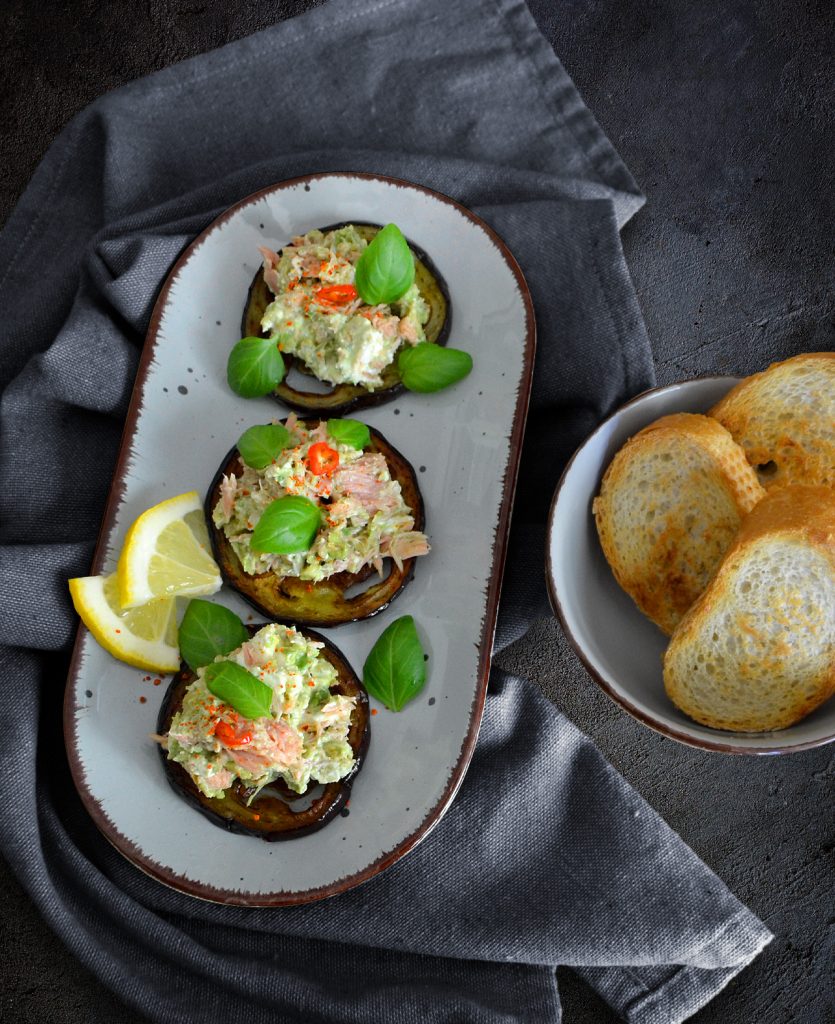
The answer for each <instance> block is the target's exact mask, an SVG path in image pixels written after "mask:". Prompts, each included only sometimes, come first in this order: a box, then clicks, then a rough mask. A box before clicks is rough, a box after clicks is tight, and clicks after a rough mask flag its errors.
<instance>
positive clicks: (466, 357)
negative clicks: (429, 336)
mask: <svg viewBox="0 0 835 1024" xmlns="http://www.w3.org/2000/svg"><path fill="white" fill-rule="evenodd" d="M472 368H473V357H472V356H471V355H470V353H469V352H462V351H461V349H458V348H442V347H441V346H440V345H433V344H432V343H431V342H428V341H421V342H419V343H418V344H417V345H415V346H413V347H412V348H404V349H401V350H400V354H399V355H398V357H397V369H398V371H399V372H400V379H401V380H402V381H403V384H404V385H405V386H406V387H407V388H408V389H409V391H420V392H427V393H428V392H431V391H441V390H442V389H443V388H448V387H449V386H450V384H457V383H458V381H459V380H463V379H464V378H465V377H466V376H467V374H468V373H469V372H470V370H472Z"/></svg>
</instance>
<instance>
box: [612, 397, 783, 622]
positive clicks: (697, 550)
mask: <svg viewBox="0 0 835 1024" xmlns="http://www.w3.org/2000/svg"><path fill="white" fill-rule="evenodd" d="M665 459H666V460H667V461H666V462H661V463H660V464H659V466H658V467H657V468H653V469H652V470H651V471H650V470H648V469H647V467H648V466H650V465H651V464H652V463H654V462H655V461H656V460H665ZM671 459H674V460H676V462H677V463H678V466H679V469H681V466H685V465H689V464H690V463H692V471H691V470H689V469H688V470H687V472H685V473H682V472H677V473H676V474H675V475H674V474H673V473H672V472H671V471H665V472H662V469H663V467H664V466H666V467H671V466H672V465H673V463H672V462H671V461H670V460H671ZM636 470H638V471H640V472H642V473H643V477H644V479H647V478H648V479H649V480H650V482H651V486H650V487H646V486H643V487H641V488H636V487H635V486H634V482H633V483H630V480H633V481H634V473H635V472H636ZM682 481H684V483H682ZM708 491H710V494H711V495H712V496H713V497H714V498H715V499H716V501H714V503H713V504H714V506H715V505H716V504H718V505H720V506H721V508H715V507H712V506H711V507H709V506H710V503H709V502H705V501H704V500H703V499H704V496H705V495H706V493H707V492H708ZM764 494H765V491H764V490H763V489H762V487H761V486H760V484H759V482H758V481H757V478H756V474H755V473H754V471H753V470H752V469H751V467H750V465H749V464H748V462H747V461H746V459H745V455H744V453H743V451H742V449H741V448H740V447H739V446H738V445H737V444H736V443H735V442H734V441H733V439H732V438H731V436H730V434H729V433H728V431H727V430H725V428H724V427H722V426H721V424H719V423H718V422H717V421H716V420H714V419H712V418H710V417H708V416H702V415H697V414H693V413H674V414H672V415H669V416H664V417H662V418H661V419H659V420H656V421H655V422H654V423H651V424H649V425H648V426H647V427H644V429H643V430H641V431H639V432H638V433H637V434H635V435H634V436H633V437H631V438H630V439H629V440H628V441H627V442H626V444H625V445H623V447H622V448H621V449H620V450H619V451H618V453H617V454H616V455H615V457H614V459H613V460H612V462H611V463H610V465H609V467H608V469H607V470H606V473H605V474H604V477H603V480H602V482H601V486H600V493H599V495H598V496H597V497H596V498H595V500H594V502H593V505H592V511H593V514H594V518H595V523H596V525H597V532H598V536H599V537H600V543H601V547H602V548H603V553H604V555H605V556H606V560H607V561H608V563H609V565H610V566H611V568H612V571H613V573H614V575H615V579H616V580H617V581H618V583H619V584H620V586H621V587H622V588H623V589H624V590H625V591H626V592H627V593H628V594H629V596H630V597H631V598H632V599H633V601H634V602H635V603H636V604H637V606H638V608H640V610H641V611H642V612H643V613H644V614H645V615H647V616H648V617H649V618H650V619H652V621H653V622H655V623H656V625H658V626H659V628H660V629H661V630H662V631H663V632H664V633H667V634H670V633H672V631H673V629H675V627H676V626H677V625H678V622H679V621H680V619H681V617H682V615H684V613H685V612H686V611H687V609H688V608H689V607H690V605H691V604H692V603H693V601H695V600H696V598H697V597H698V595H699V594H700V593H701V592H702V590H703V589H704V587H705V586H706V584H707V581H708V579H709V577H710V574H711V573H712V571H713V569H714V568H715V566H716V565H717V564H718V562H719V561H720V559H721V557H722V555H723V554H724V551H725V550H726V548H727V546H728V545H729V544H730V543H731V540H732V538H733V536H734V535H735V533H736V530H737V528H738V526H739V523H740V521H741V519H742V517H743V516H744V515H745V514H746V513H747V512H749V511H750V510H751V509H752V508H753V507H754V505H755V504H756V503H757V502H758V501H759V500H760V499H761V498H762V497H763V496H764ZM625 501H628V503H629V521H628V522H625V519H624V515H623V510H622V508H619V506H621V505H622V504H623V503H624V502H625Z"/></svg>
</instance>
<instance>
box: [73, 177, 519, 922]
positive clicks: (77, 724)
mask: <svg viewBox="0 0 835 1024" xmlns="http://www.w3.org/2000/svg"><path fill="white" fill-rule="evenodd" d="M352 220H355V221H363V222H374V223H388V222H390V221H393V222H395V223H396V224H398V225H399V226H400V228H401V229H402V230H403V232H404V234H405V235H406V237H407V238H409V239H410V240H411V241H413V242H414V243H415V244H416V245H417V246H419V247H420V248H422V249H423V250H425V252H427V253H428V254H429V256H430V257H431V259H432V260H433V262H434V264H435V266H436V267H437V269H438V270H439V271H440V273H441V275H442V276H443V277H444V278H445V280H446V283H447V285H448V287H449V292H450V297H451V314H452V331H451V335H450V340H449V344H450V345H451V346H453V347H455V348H462V349H465V350H467V351H468V352H470V353H472V355H473V357H474V361H475V367H474V370H473V372H472V374H471V375H470V376H469V377H468V378H467V379H466V380H465V381H463V382H462V383H460V384H458V385H457V386H456V387H454V388H451V389H449V390H447V391H442V392H439V393H437V394H435V395H417V394H409V393H406V394H402V395H400V396H398V397H397V398H395V399H394V400H393V401H392V402H391V403H389V404H386V405H381V406H379V407H377V408H374V409H369V410H362V411H361V412H359V413H357V414H356V416H357V418H359V419H362V420H364V421H366V422H367V423H368V424H369V425H371V426H373V427H376V428H377V429H378V430H379V431H381V432H382V433H383V434H384V435H385V436H386V437H387V438H388V440H389V441H391V443H392V444H393V445H394V446H395V447H396V448H397V449H399V450H400V451H401V452H402V453H403V454H404V455H405V456H406V458H407V459H409V461H410V462H411V463H412V465H413V466H414V467H415V469H416V470H417V475H418V480H419V483H420V486H421V490H422V493H423V498H424V503H425V507H426V524H427V525H426V532H427V533H428V535H429V539H430V542H431V544H432V551H431V553H430V554H429V555H428V556H426V557H425V558H422V559H419V560H418V563H417V567H416V571H415V577H414V579H413V580H412V582H411V583H410V584H409V585H408V586H407V587H406V588H405V589H404V590H403V591H402V592H401V594H400V595H399V596H398V598H397V599H396V600H395V601H394V602H393V603H392V604H391V605H390V606H389V607H388V608H387V609H385V610H384V611H383V612H381V613H380V614H378V615H377V616H375V617H374V618H371V619H368V620H366V621H365V622H360V623H355V624H350V625H345V626H340V627H338V628H337V629H331V630H327V631H323V632H326V633H327V635H328V637H329V639H331V640H332V641H333V642H334V643H335V644H336V645H337V646H338V647H339V648H340V649H341V650H342V652H343V653H344V654H345V655H346V657H347V658H348V660H349V662H350V663H351V664H352V665H353V667H354V669H355V670H356V671H357V672H358V673H361V672H362V666H363V663H364V661H365V658H366V656H367V654H368V651H369V650H370V649H371V647H372V645H373V643H374V641H375V640H376V638H377V637H378V636H379V634H380V633H381V632H382V630H383V629H384V628H385V627H386V626H387V625H388V624H389V623H390V622H391V621H393V619H395V618H397V617H398V616H400V615H404V614H410V615H413V616H414V618H415V621H416V622H417V624H418V629H419V632H420V634H421V638H422V640H423V643H424V648H425V650H426V651H427V652H428V655H429V662H428V667H429V673H428V682H427V685H426V688H425V689H424V691H423V692H422V693H421V694H420V696H419V697H418V698H417V699H416V700H415V701H414V702H413V703H412V704H409V705H407V706H406V708H405V709H404V710H403V711H401V712H400V713H398V714H393V713H391V712H389V711H387V710H386V709H385V708H383V707H382V706H381V705H378V704H377V703H376V702H374V701H372V706H373V707H375V708H376V709H377V710H378V712H379V713H378V714H376V715H375V716H374V717H373V718H372V719H371V745H370V749H369V753H368V757H367V759H366V761H365V764H364V767H363V769H362V771H361V772H360V773H359V775H358V776H357V778H356V781H355V782H354V785H353V790H352V793H351V801H350V808H349V809H348V814H347V815H345V816H340V817H337V818H336V819H335V820H334V821H332V822H330V823H329V824H328V825H327V826H325V827H324V828H323V829H322V830H321V831H319V832H317V833H315V834H313V835H310V836H306V837H304V838H300V839H294V840H290V841H286V842H276V843H267V842H264V841H263V840H260V839H258V838H255V837H250V836H239V835H234V834H231V833H227V832H225V831H224V830H223V829H221V828H219V827H218V826H216V825H213V824H212V823H211V822H210V821H208V820H207V819H206V818H204V817H203V816H202V815H201V814H199V813H198V812H197V811H195V810H193V809H192V808H191V807H189V806H188V805H187V804H186V803H185V802H184V801H183V800H182V798H181V797H179V796H178V795H177V794H176V793H175V792H174V791H173V790H172V789H171V788H170V787H169V786H168V783H167V782H166V779H165V775H164V772H163V766H162V762H161V760H160V756H159V751H158V749H157V747H156V745H155V744H154V743H153V742H152V741H151V739H150V738H149V734H150V733H152V732H153V731H154V729H155V725H156V720H157V713H158V710H159V706H160V703H161V701H162V697H163V694H164V692H165V689H166V686H167V683H168V679H167V678H163V680H162V683H161V684H157V685H154V677H149V674H148V673H147V672H143V671H140V670H137V669H133V668H131V667H129V666H127V665H123V664H121V663H120V662H117V661H115V660H114V659H113V658H111V657H110V656H109V655H108V654H106V653H105V652H104V651H103V650H102V649H101V648H100V647H99V646H98V645H97V644H96V643H95V641H94V640H93V638H92V637H91V636H90V634H89V633H88V632H87V631H86V630H85V629H84V628H83V627H81V628H80V629H79V633H78V637H77V640H76V645H75V650H74V653H73V658H72V663H71V668H70V675H69V679H68V682H67V689H66V696H65V705H64V731H65V738H66V743H67V750H68V754H69V761H70V766H71V770H72V773H73V778H74V780H75V784H76V786H77V788H78V790H79V793H80V794H81V798H82V800H83V802H84V804H85V806H86V808H87V810H88V811H89V813H90V814H91V815H92V817H93V819H94V820H95V822H96V824H97V825H98V827H99V828H100V829H101V831H102V832H103V833H104V835H105V836H106V837H107V839H109V840H110V842H111V843H112V844H113V845H114V846H115V847H116V848H117V849H118V850H119V851H120V852H121V853H123V854H124V855H125V856H126V857H127V858H128V859H129V860H130V861H132V862H133V863H134V864H135V865H136V866H137V867H139V868H141V869H142V870H143V871H145V872H147V873H148V874H150V875H152V876H153V877H155V878H157V879H159V881H161V882H164V883H165V884H167V885H170V886H173V887H174V888H176V889H179V890H181V891H183V892H186V893H189V894H191V895H193V896H197V897H201V898H203V899H209V900H214V901H217V902H221V903H230V904H241V905H245V906H282V905H290V904H296V903H304V902H308V901H311V900H315V899H320V898H323V897H325V896H330V895H333V894H335V893H338V892H341V891H344V890H345V889H349V888H351V887H352V886H355V885H357V884H359V883H360V882H362V881H365V880H366V879H368V878H371V877H372V876H374V875H375V874H377V873H378V872H379V871H381V870H383V869H384V868H386V867H388V866H389V865H391V864H392V863H394V862H395V861H396V860H398V859H399V858H400V857H402V856H403V855H404V854H405V853H407V852H408V851H409V850H410V849H412V848H413V847H414V846H415V844H416V843H418V842H419V841H420V840H422V839H423V838H425V836H426V835H427V834H428V832H429V831H430V829H431V828H432V827H433V825H435V824H436V823H437V821H438V820H439V819H440V817H441V815H442V814H443V813H444V811H445V810H446V808H447V807H448V806H449V804H450V802H451V800H452V799H453V797H454V796H455V793H456V791H457V790H458V787H459V786H460V784H461V781H462V779H463V776H464V773H465V771H466V768H467V765H468V763H469V761H470V758H471V756H472V752H473V748H474V746H475V742H476V737H477V735H478V727H479V723H480V719H481V714H482V709H483V706H484V696H485V691H486V688H487V676H488V671H489V666H490V651H491V645H492V638H493V631H494V628H495V619H496V611H497V607H498V600H499V590H500V586H501V575H502V569H503V563H504V555H505V546H506V540H507V531H508V526H509V520H510V512H511V507H512V502H513V491H514V486H515V481H516V471H517V466H518V461H519V455H520V449H521V444H522V436H523V431H524V422H525V415H526V412H527V404H528V395H529V391H530V383H531V373H532V368H533V356H534V347H535V328H534V319H533V309H532V305H531V301H530V296H529V294H528V290H527V287H526V285H525V282H524V279H523V277H522V274H521V272H520V270H519V268H518V266H517V264H516V262H515V261H514V259H513V257H512V256H511V254H510V253H509V251H508V250H507V248H506V247H505V246H504V244H503V243H502V242H501V240H500V239H499V238H498V237H497V236H496V235H495V233H494V232H493V231H492V230H491V229H490V228H488V227H487V225H485V224H484V223H483V222H482V221H481V220H479V218H477V217H476V216H475V215H474V214H472V213H471V212H469V211H468V210H466V209H464V208H463V207H461V206H460V205H458V204H457V203H455V202H453V201H452V200H450V199H448V198H447V197H445V196H441V195H439V194H437V193H434V192H431V191H428V190H426V189H423V188H421V187H419V186H415V185H411V184H409V183H407V182H401V181H395V180H393V179H385V178H378V177H374V176H370V175H359V174H322V175H310V176H308V177H305V178H299V179H295V180H292V181H287V182H283V183H281V184H279V185H276V186H273V187H271V188H268V189H265V190H264V191H262V192H259V193H256V194H255V195H252V196H249V197H247V198H246V199H243V200H242V201H241V202H240V203H238V204H236V205H235V206H234V207H232V208H231V209H230V210H228V211H227V212H226V213H224V214H223V215H222V216H221V217H219V218H218V219H217V220H216V221H214V222H213V223H212V224H210V225H209V227H208V228H207V229H206V230H205V231H204V232H203V233H202V234H201V235H199V236H198V237H197V238H196V239H195V240H194V242H192V244H191V245H190V246H188V248H187V249H186V250H185V252H184V253H183V254H182V256H181V257H180V259H179V260H178V261H177V263H176V264H175V266H174V267H173V269H172V271H171V273H170V275H169V277H168V279H167V280H166V282H165V285H164V286H163V289H162V291H161V293H160V297H159V299H158V301H157V304H156V307H155V309H154V312H153V316H152V320H151V326H150V330H149V333H148V338H147V341H146V343H145V348H144V351H143V356H142V361H141V364H140V368H139V373H138V376H137V380H136V385H135V388H134V393H133V398H132V401H131V405H130V409H129V412H128V420H127V426H126V428H125V435H124V438H123V442H122V448H121V451H120V454H119V459H118V462H117V466H116V472H115V476H114V480H113V485H112V488H111V493H110V498H109V501H108V505H107V510H106V513H105V518H104V523H103V526H102V532H101V536H100V539H99V544H98V548H97V551H96V554H95V558H94V564H93V567H92V570H91V571H92V572H93V573H101V572H111V571H112V570H113V569H114V567H115V564H116V559H117V557H118V553H119V550H120V548H121V545H122V541H123V538H124V535H125V532H126V530H127V528H128V526H129V525H130V523H131V522H132V521H133V519H134V518H135V517H136V516H137V515H138V514H139V513H140V512H142V511H143V510H144V509H146V508H148V507H149V506H151V505H153V504H155V503H156V502H158V501H161V500H162V499H164V498H167V497H171V496H173V495H175V494H180V493H183V492H184V491H188V490H196V491H198V492H199V493H200V494H201V495H203V494H205V493H206V491H207V489H208V487H209V484H210V482H211V480H212V478H213V476H214V474H215V471H216V470H217V468H218V466H219V465H220V463H221V460H222V459H223V458H224V456H225V455H226V453H227V452H228V450H229V449H230V447H231V446H232V445H233V444H234V443H235V441H236V440H237V438H238V437H239V436H240V435H241V433H242V432H243V431H244V430H245V429H246V428H247V427H250V426H252V425H254V424H256V423H266V422H269V421H270V420H272V419H278V418H282V417H284V416H285V415H286V414H287V410H286V409H285V408H284V407H282V406H280V405H279V404H278V403H276V402H274V401H273V400H271V399H269V398H264V399H255V400H245V399H241V398H238V397H237V396H235V395H234V394H233V393H232V392H231V391H230V390H229V388H228V387H227V385H226V360H227V356H228V353H229V350H230V348H231V346H232V345H233V344H234V343H235V341H237V340H238V338H239V336H240V334H239V330H240V326H239V325H240V322H241V314H242V311H243V307H244V303H245V302H246V297H247V289H248V288H249V285H250V283H251V281H252V277H253V275H254V274H255V272H256V270H257V268H258V265H259V263H260V256H259V253H258V246H259V245H267V246H269V247H271V248H279V247H280V246H281V245H282V244H284V243H286V242H287V241H289V240H290V238H291V237H292V236H293V235H296V234H300V233H303V232H305V231H307V230H309V229H311V228H314V227H319V226H322V225H326V224H332V223H336V222H340V221H352ZM212 600H216V601H220V602H222V603H223V604H226V605H227V606H228V607H230V608H232V609H233V610H234V611H236V612H238V613H239V614H241V616H242V617H243V618H244V619H245V620H247V619H251V620H256V616H255V615H254V613H252V611H251V610H250V609H249V607H248V606H247V605H246V604H245V603H244V602H243V601H242V600H241V599H240V598H238V596H237V595H236V594H234V593H233V592H232V591H230V590H229V589H228V588H226V587H224V589H223V590H222V591H221V592H220V593H219V594H218V595H216V596H215V597H214V598H213V599H212ZM157 678H158V677H157ZM343 813H344V812H343Z"/></svg>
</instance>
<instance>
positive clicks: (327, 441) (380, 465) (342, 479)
mask: <svg viewBox="0 0 835 1024" xmlns="http://www.w3.org/2000/svg"><path fill="white" fill-rule="evenodd" d="M285 426H286V427H287V430H288V431H289V432H290V435H291V439H292V441H293V442H294V443H293V445H292V446H291V447H288V448H285V449H284V450H283V451H281V452H279V453H278V455H277V456H276V458H275V459H274V460H273V462H272V463H271V464H270V465H268V466H267V467H266V468H265V469H261V470H255V469H252V468H251V467H249V466H245V467H244V470H243V472H242V474H241V476H240V478H239V479H238V478H237V477H236V476H235V474H234V473H230V474H228V475H224V477H223V480H222V483H221V486H220V494H221V497H220V499H219V500H218V502H217V504H216V505H215V507H214V510H213V513H212V521H213V522H214V525H215V526H216V527H218V529H222V530H223V532H224V533H225V535H226V537H227V538H228V540H229V543H230V544H231V545H232V548H233V550H234V551H235V554H236V555H237V556H238V559H239V560H240V562H241V565H242V566H243V569H244V571H245V572H247V573H249V574H250V575H253V576H254V575H258V574H260V573H267V572H271V573H274V574H275V575H277V576H292V577H298V578H300V579H303V580H311V581H312V582H314V583H317V582H319V581H321V580H324V579H327V578H328V577H329V576H333V575H335V574H336V573H341V572H349V573H357V572H359V571H360V570H361V569H363V568H364V567H365V566H367V565H372V566H373V567H374V568H375V569H376V570H377V571H378V573H380V575H382V572H383V559H384V558H392V559H393V560H394V562H395V563H396V564H397V566H398V567H401V566H402V564H403V561H404V560H405V559H407V558H413V557H415V556H417V555H424V554H426V553H427V552H428V550H429V544H428V542H427V540H426V537H425V536H424V534H423V533H420V532H419V531H417V530H415V529H414V525H415V521H414V517H413V515H412V510H411V509H410V508H409V507H408V506H407V505H406V503H405V502H404V500H403V496H402V494H401V491H400V484H399V483H398V482H397V481H396V480H392V478H391V474H390V472H389V468H388V464H387V463H386V459H385V456H384V455H382V454H381V453H380V452H373V451H368V452H365V451H363V450H361V449H357V448H353V447H351V446H350V445H347V444H342V443H340V442H338V441H336V440H334V439H333V438H332V437H331V436H330V435H329V434H328V430H327V421H324V420H323V421H321V422H320V423H318V425H317V426H315V427H313V428H312V429H308V427H307V426H306V425H305V424H304V423H303V422H300V421H298V420H297V418H296V416H295V415H294V414H291V415H290V416H289V417H288V418H287V420H286V422H285ZM323 446H327V449H328V450H329V452H330V453H331V461H330V465H329V466H328V469H327V471H323V470H322V468H321V467H320V466H319V465H318V462H317V459H316V458H315V457H313V456H315V455H316V454H318V450H321V449H322V448H323ZM311 449H314V451H313V453H312V454H311ZM333 453H335V455H336V457H335V458H334V457H333ZM317 468H318V469H319V470H320V471H319V472H317V471H316V470H317ZM288 494H289V495H301V496H302V497H305V498H307V499H309V500H310V501H312V502H314V504H316V505H318V506H319V507H320V509H321V512H322V520H321V525H320V527H319V530H318V532H317V534H316V536H315V538H314V540H313V543H312V545H311V547H310V548H309V550H307V551H301V552H298V553H296V554H270V553H262V552H256V551H253V550H252V547H251V543H250V542H251V539H252V532H253V530H254V529H255V527H256V526H257V524H258V520H259V519H260V517H261V515H262V514H263V513H264V510H265V509H266V508H267V507H268V506H269V505H270V504H271V503H272V502H273V501H276V500H277V499H279V498H282V497H283V496H284V495H288Z"/></svg>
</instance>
